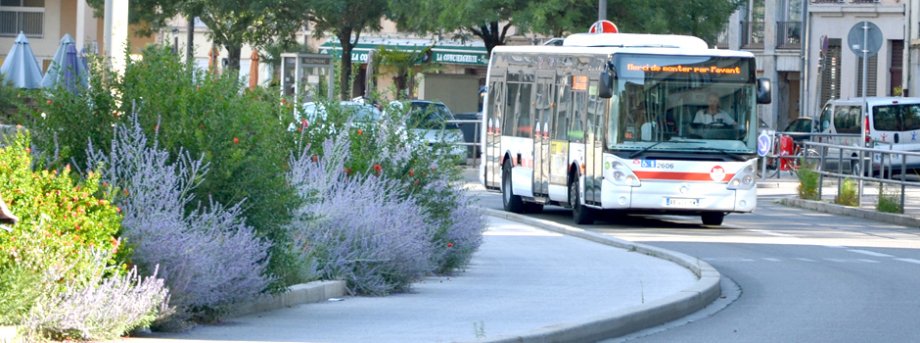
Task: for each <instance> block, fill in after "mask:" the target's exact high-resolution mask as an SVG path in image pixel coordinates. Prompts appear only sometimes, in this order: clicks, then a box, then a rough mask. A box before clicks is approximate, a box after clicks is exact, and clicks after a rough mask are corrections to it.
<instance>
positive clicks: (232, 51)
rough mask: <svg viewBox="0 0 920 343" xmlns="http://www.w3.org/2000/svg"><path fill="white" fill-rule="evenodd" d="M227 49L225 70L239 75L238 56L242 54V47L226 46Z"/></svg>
mask: <svg viewBox="0 0 920 343" xmlns="http://www.w3.org/2000/svg"><path fill="white" fill-rule="evenodd" d="M226 48H227V69H230V70H233V71H234V72H237V73H239V71H240V55H241V54H242V53H243V47H242V46H241V45H236V46H231V45H228V46H226Z"/></svg>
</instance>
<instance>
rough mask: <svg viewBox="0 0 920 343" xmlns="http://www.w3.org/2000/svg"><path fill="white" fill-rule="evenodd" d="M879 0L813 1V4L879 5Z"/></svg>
mask: <svg viewBox="0 0 920 343" xmlns="http://www.w3.org/2000/svg"><path fill="white" fill-rule="evenodd" d="M879 2H881V1H879V0H811V3H813V4H877V3H879Z"/></svg>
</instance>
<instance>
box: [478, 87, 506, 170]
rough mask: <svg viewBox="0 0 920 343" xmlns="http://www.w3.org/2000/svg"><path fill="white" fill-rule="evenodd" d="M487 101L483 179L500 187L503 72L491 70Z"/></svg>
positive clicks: (503, 101) (503, 94)
mask: <svg viewBox="0 0 920 343" xmlns="http://www.w3.org/2000/svg"><path fill="white" fill-rule="evenodd" d="M489 81H490V83H489V103H488V104H487V106H488V108H487V111H488V112H487V117H486V123H485V125H486V147H485V149H486V151H485V154H486V156H485V158H483V159H482V163H485V180H486V186H487V187H501V183H502V165H501V163H502V151H501V141H502V117H503V115H502V114H503V112H504V110H505V92H504V90H505V73H504V71H501V72H497V71H493V76H492V78H491V79H490V80H489Z"/></svg>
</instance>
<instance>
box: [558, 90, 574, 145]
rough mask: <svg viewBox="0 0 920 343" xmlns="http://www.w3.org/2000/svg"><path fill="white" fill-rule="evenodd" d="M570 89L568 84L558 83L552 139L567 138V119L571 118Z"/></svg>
mask: <svg viewBox="0 0 920 343" xmlns="http://www.w3.org/2000/svg"><path fill="white" fill-rule="evenodd" d="M571 109H572V89H571V88H569V87H568V85H565V84H562V85H559V102H558V103H557V104H556V125H555V128H554V130H553V139H560V140H568V139H569V137H568V128H569V121H570V120H571Z"/></svg>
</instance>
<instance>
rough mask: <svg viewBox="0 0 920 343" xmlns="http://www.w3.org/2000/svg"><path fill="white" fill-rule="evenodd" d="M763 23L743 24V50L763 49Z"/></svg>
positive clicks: (743, 22)
mask: <svg viewBox="0 0 920 343" xmlns="http://www.w3.org/2000/svg"><path fill="white" fill-rule="evenodd" d="M763 26H764V24H763V22H762V21H755V22H749V21H742V22H741V48H743V49H763Z"/></svg>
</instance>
